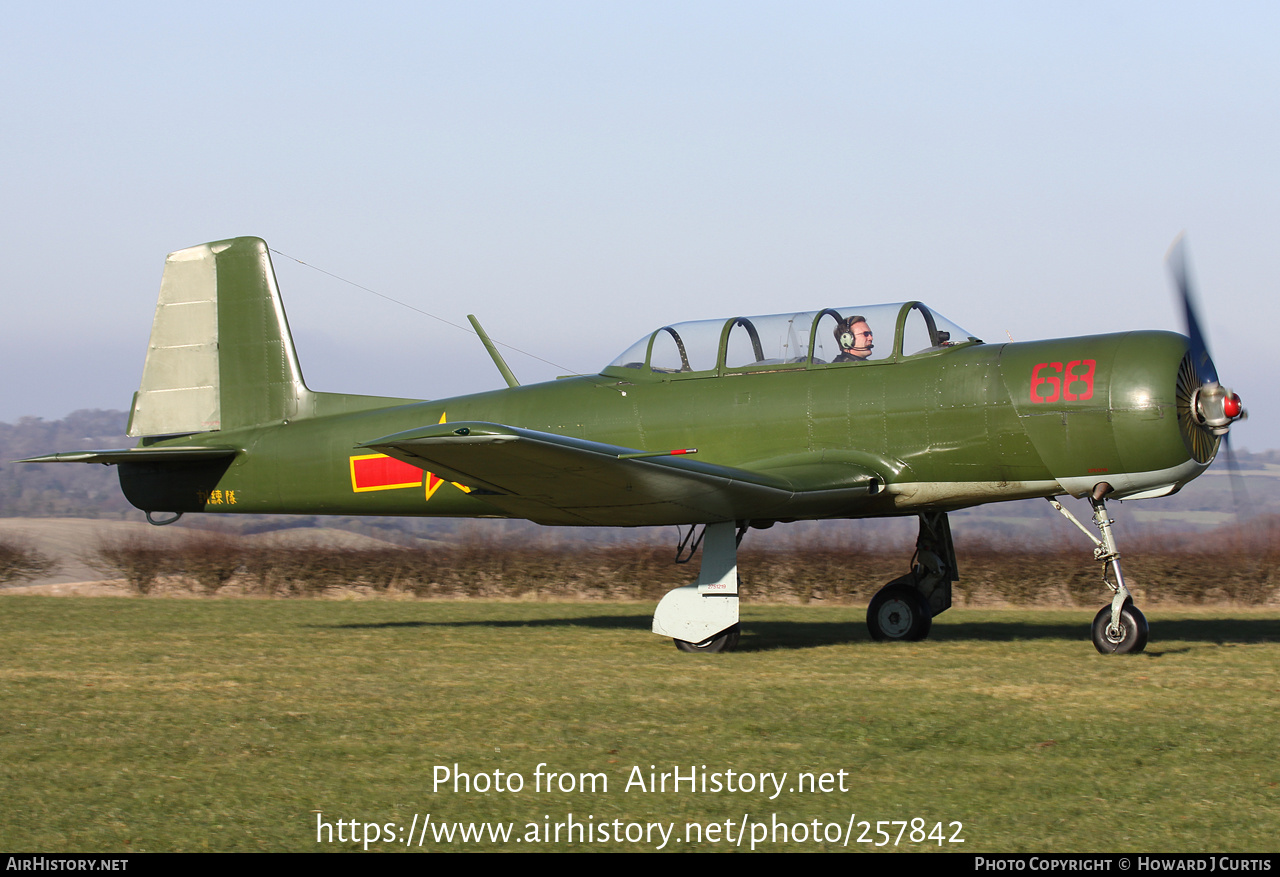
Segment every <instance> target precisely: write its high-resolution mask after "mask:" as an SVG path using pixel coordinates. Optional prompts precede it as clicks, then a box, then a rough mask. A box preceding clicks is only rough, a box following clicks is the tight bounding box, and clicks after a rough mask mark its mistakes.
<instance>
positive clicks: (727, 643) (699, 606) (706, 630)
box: [653, 521, 746, 652]
mask: <svg viewBox="0 0 1280 877" xmlns="http://www.w3.org/2000/svg"><path fill="white" fill-rule="evenodd" d="M745 531H746V527H745V526H744V527H743V528H742V529H741V530H739V529H738V528H737V525H736V524H735V523H734V522H733V521H725V522H722V523H719V524H707V527H706V531H705V533H704V535H703V539H702V567H701V568H700V569H699V570H698V580H697V581H696V582H694V583H693V584H692V585H685V586H684V587H681V588H675V589H673V590H671V591H668V592H667V595H666V596H665V597H663V598H662V601H661V602H660V603H658V608H657V609H656V610H655V611H654V613H653V632H654V633H656V634H658V635H659V636H669V637H671V638H672V639H674V640H675V643H676V648H677V649H679V650H680V651H682V652H728V651H732V650H733V648H734V647H735V646H736V645H737V644H738V632H739V628H738V543H739V542H740V541H741V540H742V533H744V532H745Z"/></svg>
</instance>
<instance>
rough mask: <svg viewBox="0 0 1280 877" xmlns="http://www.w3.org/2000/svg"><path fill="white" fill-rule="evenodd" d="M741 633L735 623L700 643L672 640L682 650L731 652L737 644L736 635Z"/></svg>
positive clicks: (740, 629)
mask: <svg viewBox="0 0 1280 877" xmlns="http://www.w3.org/2000/svg"><path fill="white" fill-rule="evenodd" d="M741 633H742V628H741V627H740V626H738V625H736V624H735V625H734V626H733V627H730V628H728V629H727V630H722V631H720V632H719V633H717V634H716V635H715V636H713V637H710V638H709V639H704V640H703V641H702V642H700V643H691V642H686V641H684V640H682V639H674V640H672V642H673V643H675V644H676V648H677V649H679V650H680V651H682V652H706V653H715V652H732V651H733V650H734V649H735V648H737V646H738V637H739V635H741Z"/></svg>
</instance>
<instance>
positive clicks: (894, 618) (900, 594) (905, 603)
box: [867, 583, 933, 642]
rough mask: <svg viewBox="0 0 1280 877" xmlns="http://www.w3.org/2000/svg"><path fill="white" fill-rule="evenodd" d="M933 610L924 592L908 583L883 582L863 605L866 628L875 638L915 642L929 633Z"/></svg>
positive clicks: (880, 640)
mask: <svg viewBox="0 0 1280 877" xmlns="http://www.w3.org/2000/svg"><path fill="white" fill-rule="evenodd" d="M932 627H933V613H932V612H930V611H929V604H928V602H927V601H926V600H925V598H924V595H923V594H921V593H920V592H919V591H917V590H916V589H915V588H913V587H912V586H911V585H908V584H902V583H894V584H889V585H885V586H884V587H883V588H881V589H880V590H879V591H878V592H877V593H876V595H875V596H874V597H872V598H871V605H870V606H868V607H867V629H868V630H870V631H871V638H872V639H874V640H878V641H879V642H915V641H917V640H922V639H924V638H925V637H927V636H928V635H929V631H930V629H931V628H932Z"/></svg>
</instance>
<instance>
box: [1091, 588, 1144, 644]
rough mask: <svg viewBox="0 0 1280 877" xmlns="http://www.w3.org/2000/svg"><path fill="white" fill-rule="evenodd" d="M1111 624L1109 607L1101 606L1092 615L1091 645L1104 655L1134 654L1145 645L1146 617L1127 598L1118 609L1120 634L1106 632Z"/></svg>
mask: <svg viewBox="0 0 1280 877" xmlns="http://www.w3.org/2000/svg"><path fill="white" fill-rule="evenodd" d="M1110 626H1111V607H1110V606H1103V607H1102V608H1101V609H1099V610H1098V614H1097V615H1095V616H1093V647H1094V648H1095V649H1097V650H1098V651H1099V652H1101V653H1102V654H1104V655H1136V654H1138V652H1140V651H1142V650H1143V649H1145V648H1146V647H1147V635H1148V633H1150V628H1149V627H1148V625H1147V618H1146V616H1145V615H1143V614H1142V613H1141V612H1140V611H1138V607H1137V606H1134V605H1133V603H1132V602H1131V601H1129V600H1125V601H1124V606H1123V607H1122V608H1121V609H1120V636H1119V637H1115V636H1112V635H1111V634H1109V633H1107V628H1108V627H1110Z"/></svg>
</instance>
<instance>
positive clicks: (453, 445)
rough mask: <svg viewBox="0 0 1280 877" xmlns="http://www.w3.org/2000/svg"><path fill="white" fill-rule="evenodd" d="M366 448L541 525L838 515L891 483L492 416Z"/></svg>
mask: <svg viewBox="0 0 1280 877" xmlns="http://www.w3.org/2000/svg"><path fill="white" fill-rule="evenodd" d="M360 447H361V448H370V449H373V450H376V451H380V452H381V453H384V454H387V455H388V456H391V457H395V458H396V459H398V460H402V461H404V462H406V463H410V464H412V465H414V466H418V467H419V468H422V469H425V470H427V471H430V472H433V473H435V474H436V475H438V476H440V477H442V478H445V479H448V480H450V481H456V482H458V483H459V484H465V485H467V486H468V487H470V488H472V491H473V492H472V496H473V497H476V498H478V499H482V500H484V501H485V502H487V503H489V504H490V505H493V506H494V507H495V508H497V509H499V510H501V511H502V512H503V513H505V514H512V515H519V516H520V517H525V518H529V519H530V520H533V521H536V522H538V523H541V524H609V525H615V526H617V525H622V526H646V525H656V524H668V523H690V522H694V521H696V522H714V521H735V520H752V519H754V520H763V519H769V518H778V517H788V516H791V515H795V514H797V513H799V512H800V511H801V510H802V509H803V510H804V511H805V512H806V513H810V514H811V513H812V510H813V508H814V506H815V503H817V504H819V505H820V507H821V508H822V509H823V511H820V512H819V513H820V514H831V515H833V516H834V515H841V514H848V513H850V511H851V510H852V506H853V504H855V503H857V502H859V501H862V500H864V498H865V497H867V496H869V495H871V494H873V493H875V492H876V488H877V486H878V484H879V483H881V482H880V481H879V479H878V478H877V477H876V475H875V473H872V472H870V471H867V470H863V471H862V472H861V473H858V474H857V476H856V477H851V473H852V469H851V468H850V467H847V466H844V467H830V468H831V472H832V476H833V478H834V482H833V483H831V484H830V485H824V484H823V483H822V482H821V479H820V478H819V477H818V476H817V472H816V471H815V470H813V469H812V468H807V467H796V471H794V472H788V471H787V470H780V472H779V473H778V474H775V473H770V472H763V471H752V470H748V469H740V468H735V467H731V466H720V465H716V464H713V463H704V462H702V461H699V460H693V459H690V458H689V457H688V456H644V457H639V458H631V459H625V457H626V456H627V455H633V454H639V453H644V451H642V450H638V449H636V448H628V447H622V446H619V445H610V444H605V443H602V442H593V441H586V440H584V439H578V438H571V437H568V436H561V435H555V434H553V433H546V432H538V431H535V430H529V429H521V428H519V427H513V426H505V425H502V424H496V423H482V422H454V423H442V424H436V425H433V426H427V427H423V428H421V429H415V430H409V431H407V432H402V433H396V434H395V435H390V436H385V437H383V438H380V439H375V440H373V441H370V442H365V443H363V444H361V445H360ZM789 475H793V476H795V475H798V476H801V477H788V476H789ZM801 482H803V483H801ZM827 508H829V509H830V511H829V512H827V511H825V509H827Z"/></svg>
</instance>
